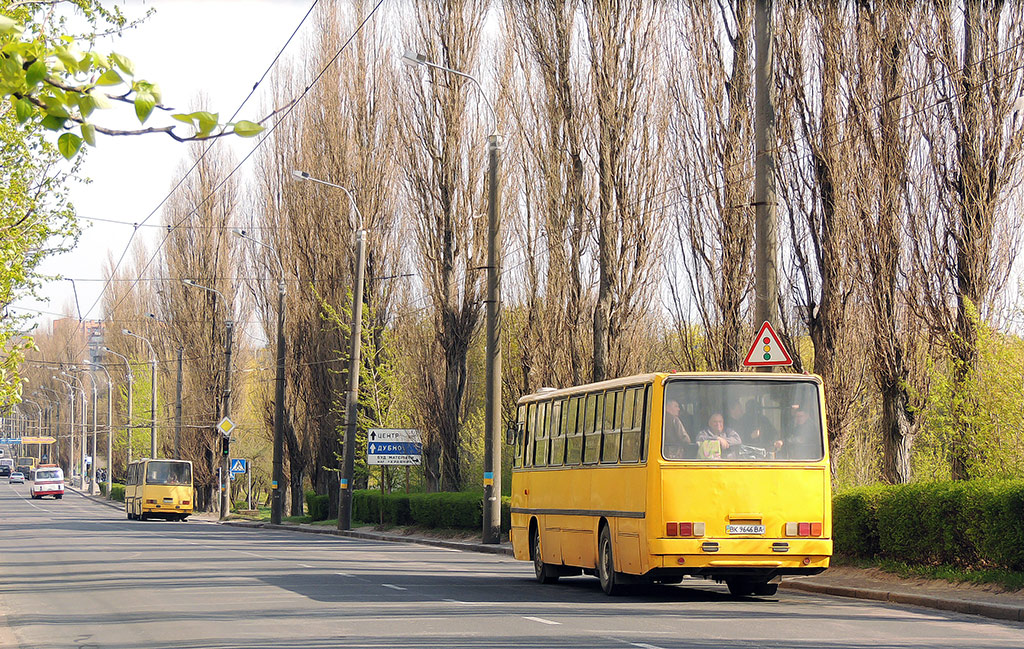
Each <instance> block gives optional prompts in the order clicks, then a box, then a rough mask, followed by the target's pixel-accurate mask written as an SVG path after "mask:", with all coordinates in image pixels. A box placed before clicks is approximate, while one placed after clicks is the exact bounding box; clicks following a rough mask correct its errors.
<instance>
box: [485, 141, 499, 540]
mask: <svg viewBox="0 0 1024 649" xmlns="http://www.w3.org/2000/svg"><path fill="white" fill-rule="evenodd" d="M499 147H500V144H499V142H498V135H497V134H496V133H495V134H492V135H491V136H490V137H489V138H488V141H487V152H488V158H489V162H488V168H489V170H488V173H489V178H488V183H487V313H486V317H487V341H486V343H487V344H486V347H487V349H486V354H487V362H486V375H487V376H486V386H485V392H486V393H485V397H484V403H485V406H484V511H483V535H482V539H481V540H482V541H483V542H484V543H501V223H500V221H499V218H498V164H499V160H498V151H499Z"/></svg>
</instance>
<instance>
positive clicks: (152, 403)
mask: <svg viewBox="0 0 1024 649" xmlns="http://www.w3.org/2000/svg"><path fill="white" fill-rule="evenodd" d="M149 412H150V415H149V417H150V418H149V457H150V458H152V459H154V460H155V459H156V458H157V454H156V356H153V359H152V360H151V361H150V362H149Z"/></svg>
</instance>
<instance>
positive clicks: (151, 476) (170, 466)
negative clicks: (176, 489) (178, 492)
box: [146, 460, 192, 485]
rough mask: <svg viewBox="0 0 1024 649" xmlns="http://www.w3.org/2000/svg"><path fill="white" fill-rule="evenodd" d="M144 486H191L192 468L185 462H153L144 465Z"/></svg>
mask: <svg viewBox="0 0 1024 649" xmlns="http://www.w3.org/2000/svg"><path fill="white" fill-rule="evenodd" d="M146 484H154V485H191V484H192V466H191V465H190V464H188V463H187V462H170V461H162V460H154V461H152V462H149V463H148V464H147V465H146Z"/></svg>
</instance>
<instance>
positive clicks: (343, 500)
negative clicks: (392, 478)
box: [292, 170, 366, 530]
mask: <svg viewBox="0 0 1024 649" xmlns="http://www.w3.org/2000/svg"><path fill="white" fill-rule="evenodd" d="M292 175H293V176H295V177H296V178H298V179H299V180H309V181H312V182H315V183H320V184H321V185H327V186H328V187H334V188H336V189H340V190H341V191H343V192H345V195H346V196H348V200H349V203H350V204H351V205H352V210H353V211H354V212H355V214H356V218H357V219H358V222H357V224H356V228H355V230H356V276H355V285H354V286H353V287H352V347H351V352H350V354H349V369H348V392H347V393H346V398H345V448H344V449H343V452H344V455H343V456H342V464H341V481H340V483H341V484H340V485H339V486H340V489H341V493H340V498H339V502H338V529H339V530H348V529H352V486H353V485H352V475H353V474H354V473H355V464H356V452H355V445H356V412H357V408H358V406H359V368H360V360H359V353H360V351H361V350H362V344H361V343H362V338H363V273H364V271H365V267H366V230H363V229H362V224H363V215H362V213H361V212H360V211H359V208H358V207H357V206H356V199H355V197H354V196H352V192H350V191H349V190H348V188H347V187H343V186H342V185H337V184H335V183H331V182H327V181H326V180H320V179H319V178H314V177H313V176H310V175H309V174H308V173H306V172H305V171H299V170H295V171H292Z"/></svg>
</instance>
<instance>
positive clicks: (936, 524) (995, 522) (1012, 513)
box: [832, 480, 1024, 570]
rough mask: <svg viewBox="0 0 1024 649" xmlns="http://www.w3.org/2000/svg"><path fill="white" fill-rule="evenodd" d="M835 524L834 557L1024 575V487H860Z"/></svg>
mask: <svg viewBox="0 0 1024 649" xmlns="http://www.w3.org/2000/svg"><path fill="white" fill-rule="evenodd" d="M832 520H833V536H834V539H835V550H836V552H837V553H841V554H846V555H851V556H859V557H876V556H877V557H886V558H890V559H895V560H898V561H906V562H909V563H926V564H927V563H944V564H953V565H963V566H988V567H1000V568H1005V569H1008V570H1024V480H1013V481H1005V480H1003V481H996V480H971V481H965V482H933V483H917V484H908V485H892V486H883V485H875V486H870V487H860V488H857V489H851V490H850V491H846V492H843V493H841V494H837V495H836V496H835V498H834V499H833V507H832Z"/></svg>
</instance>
